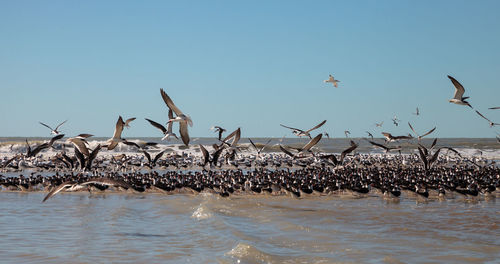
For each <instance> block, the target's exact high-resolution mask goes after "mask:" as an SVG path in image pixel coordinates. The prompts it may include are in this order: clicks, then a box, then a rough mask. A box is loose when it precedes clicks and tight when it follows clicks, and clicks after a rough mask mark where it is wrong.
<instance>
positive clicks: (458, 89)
mask: <svg viewBox="0 0 500 264" xmlns="http://www.w3.org/2000/svg"><path fill="white" fill-rule="evenodd" d="M448 78H450V80H451V82H452V83H453V85H454V86H455V94H454V95H453V98H454V99H457V100H462V97H463V95H464V93H465V89H464V87H463V86H462V84H460V83H459V82H458V81H457V80H456V79H455V78H453V77H451V76H450V75H448Z"/></svg>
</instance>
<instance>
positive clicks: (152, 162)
mask: <svg viewBox="0 0 500 264" xmlns="http://www.w3.org/2000/svg"><path fill="white" fill-rule="evenodd" d="M141 151H142V153H143V154H144V156H145V157H146V159H147V160H148V167H150V168H151V169H152V168H154V167H155V166H156V162H158V160H159V159H160V158H161V157H162V156H163V154H164V153H165V150H164V151H160V152H159V153H158V154H156V155H155V157H154V159H151V154H149V153H148V152H146V151H145V150H144V149H141Z"/></svg>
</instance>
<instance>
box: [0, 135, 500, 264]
mask: <svg viewBox="0 0 500 264" xmlns="http://www.w3.org/2000/svg"><path fill="white" fill-rule="evenodd" d="M29 140H30V141H37V140H42V141H43V140H47V138H30V139H29ZM104 140H106V139H104V138H95V139H93V140H92V141H91V145H97V144H98V143H100V142H102V141H104ZM131 140H137V141H139V140H142V141H155V142H160V141H158V138H137V139H131ZM252 140H253V139H252ZM279 140H280V139H273V142H271V145H273V144H277V143H280V142H279ZM354 140H355V141H356V142H358V143H359V144H360V147H359V148H358V149H357V150H356V151H357V152H359V153H371V154H375V155H376V154H379V153H383V152H382V151H380V150H379V149H374V148H373V147H372V146H371V145H369V143H368V142H366V141H365V140H362V139H354ZM23 141H24V138H22V139H21V138H0V158H3V157H5V156H9V155H13V154H15V153H22V152H24V151H25V149H24V148H25V146H24V143H23ZM266 141H267V139H255V140H254V142H260V143H264V142H266ZM307 141H308V140H306V139H283V141H282V142H281V144H283V145H292V146H294V145H296V146H300V145H301V144H305V143H306V142H307ZM431 141H432V140H431V139H425V140H423V141H422V144H424V145H430V143H431ZM215 142H216V140H215V139H213V138H200V139H193V142H192V144H193V145H192V146H190V148H184V147H182V146H180V145H179V142H173V143H165V142H161V143H162V144H163V145H161V146H160V147H159V148H160V149H170V150H171V151H182V152H188V153H192V154H196V153H198V155H199V152H198V147H196V144H203V145H210V144H213V143H215ZM241 142H242V144H243V146H245V144H247V140H246V139H242V140H241ZM378 142H382V140H381V139H378ZM413 143H414V142H413ZM392 144H394V143H392ZM405 144H406V145H405ZM394 145H397V144H394ZM402 145H404V150H403V152H405V153H409V152H413V151H414V147H415V146H414V144H409V143H404V144H403V143H402ZM348 146H349V140H348V139H329V140H328V139H326V140H325V139H324V140H322V141H321V142H320V144H319V146H318V149H319V150H321V151H324V152H334V153H339V152H341V151H342V150H344V149H345V148H346V147H348ZM438 146H448V147H453V148H455V149H457V150H459V151H460V152H461V153H462V154H463V155H465V156H474V157H483V158H488V159H496V160H499V159H500V144H499V143H498V142H496V139H439V140H438ZM276 147H277V146H272V147H270V148H269V149H268V150H267V151H268V152H273V151H277V150H276ZM68 150H69V149H68ZM57 151H58V150H50V151H48V152H43V153H42V155H43V156H44V157H45V158H46V157H49V156H51V155H53V154H54V153H55V152H57ZM243 151H244V152H245V151H246V152H245V153H251V152H252V151H251V150H250V149H247V150H243ZM122 152H127V153H133V149H131V148H130V147H128V146H120V147H118V148H117V149H116V150H115V151H112V152H109V153H108V152H106V151H104V152H103V153H102V155H107V154H118V153H122ZM100 155H101V153H100ZM48 174H50V173H48ZM45 195H46V193H43V192H8V191H4V192H0V262H4V263H47V262H49V263H95V262H97V263H110V262H113V263H464V262H466V263H499V259H500V239H499V238H500V204H499V203H498V198H490V199H486V200H485V198H484V197H482V196H479V198H478V199H466V198H463V197H460V196H457V197H456V198H453V199H446V200H433V199H427V200H421V199H418V198H415V197H412V196H409V195H406V194H403V195H402V198H401V199H398V200H386V199H384V198H382V197H380V196H379V195H377V194H375V193H372V192H370V193H369V194H368V195H367V196H365V197H363V198H353V197H349V196H347V197H344V196H342V197H339V196H310V197H305V198H304V197H303V198H300V199H297V198H292V197H284V196H283V197H274V196H260V195H259V196H256V195H251V196H230V197H229V198H222V197H219V196H217V195H212V194H200V195H187V194H172V195H165V194H151V193H144V194H128V193H88V192H79V193H60V194H58V195H56V196H55V197H53V198H51V199H50V200H48V201H47V202H45V203H42V202H41V201H42V199H43V197H44V196H45Z"/></svg>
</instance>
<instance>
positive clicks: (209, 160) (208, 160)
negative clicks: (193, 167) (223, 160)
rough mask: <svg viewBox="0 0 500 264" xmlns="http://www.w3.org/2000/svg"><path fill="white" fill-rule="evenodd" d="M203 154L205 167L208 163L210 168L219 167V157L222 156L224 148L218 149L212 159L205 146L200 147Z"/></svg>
mask: <svg viewBox="0 0 500 264" xmlns="http://www.w3.org/2000/svg"><path fill="white" fill-rule="evenodd" d="M199 146H200V150H201V153H202V154H203V166H202V167H205V165H207V163H209V164H210V166H212V165H213V166H217V161H218V160H219V156H220V155H221V153H222V151H223V150H224V146H222V147H219V148H217V149H216V150H215V151H214V152H213V153H212V158H210V154H209V153H208V150H207V149H206V148H205V147H203V145H201V144H200V145H199Z"/></svg>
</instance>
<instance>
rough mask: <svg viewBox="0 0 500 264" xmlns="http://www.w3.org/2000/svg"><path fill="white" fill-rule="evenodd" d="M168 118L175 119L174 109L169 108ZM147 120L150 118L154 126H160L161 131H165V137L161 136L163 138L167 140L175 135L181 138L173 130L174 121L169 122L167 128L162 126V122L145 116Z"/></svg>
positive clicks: (149, 120)
mask: <svg viewBox="0 0 500 264" xmlns="http://www.w3.org/2000/svg"><path fill="white" fill-rule="evenodd" d="M168 118H169V119H168V120H170V119H173V118H174V114H173V112H172V109H168ZM145 119H146V120H148V122H149V123H150V124H151V125H153V126H154V127H156V128H158V129H159V130H161V132H162V133H163V135H164V136H163V137H162V138H161V140H165V139H166V140H167V141H169V140H170V138H171V137H175V138H176V139H179V138H178V137H177V135H176V134H175V133H174V132H173V131H172V126H173V123H172V122H167V128H165V127H164V126H162V125H161V124H160V123H157V122H155V121H153V120H151V119H147V118H145Z"/></svg>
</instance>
